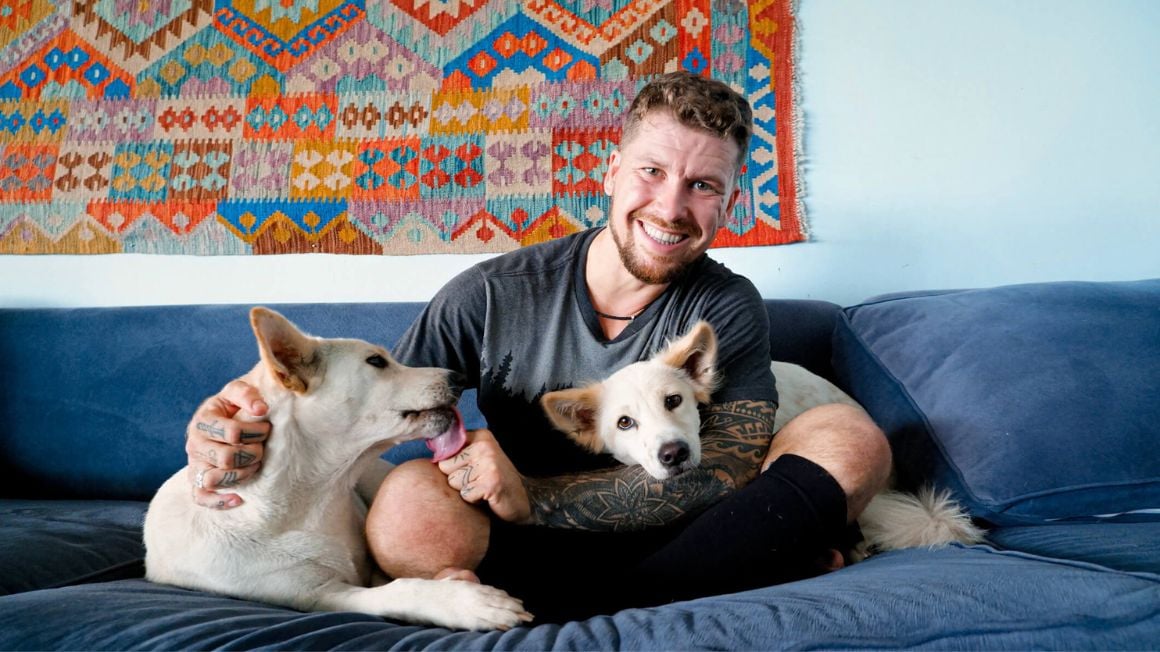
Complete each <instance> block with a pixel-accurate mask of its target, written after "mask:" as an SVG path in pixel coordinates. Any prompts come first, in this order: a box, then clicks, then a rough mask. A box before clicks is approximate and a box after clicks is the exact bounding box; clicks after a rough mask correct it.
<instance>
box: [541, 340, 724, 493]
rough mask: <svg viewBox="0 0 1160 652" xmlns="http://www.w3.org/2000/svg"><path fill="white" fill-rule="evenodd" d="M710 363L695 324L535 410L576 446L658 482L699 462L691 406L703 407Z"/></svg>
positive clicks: (712, 372)
mask: <svg viewBox="0 0 1160 652" xmlns="http://www.w3.org/2000/svg"><path fill="white" fill-rule="evenodd" d="M716 361H717V338H716V336H715V335H714V333H713V329H712V328H711V327H709V325H708V324H707V323H704V322H701V323H700V324H698V326H697V327H695V328H693V329H692V330H691V331H689V333H687V334H686V335H685V336H684V337H682V338H681V339H680V340H679V341H677V342H674V343H672V344H671V345H669V346H668V347H667V348H666V349H665V350H663V351H661V352H659V353H657V354H656V355H655V356H653V357H652V358H651V359H649V360H646V361H643V362H637V363H634V364H630V365H628V366H626V367H624V368H622V369H620V370H619V371H617V372H616V373H614V374H612V376H610V377H608V378H607V379H605V380H604V381H603V382H599V383H591V384H588V385H586V386H583V387H577V388H572V389H565V390H559V391H555V392H549V393H547V394H545V395H544V396H543V398H541V404H542V405H543V407H544V410H545V411H546V412H547V414H548V418H549V419H551V420H552V423H553V425H555V426H556V428H558V429H559V430H562V431H564V432H565V433H567V434H568V435H569V436H570V437H572V439H573V440H575V441H576V442H577V443H579V444H580V445H581V446H584V447H585V448H587V449H589V450H591V451H593V452H597V453H610V454H612V456H613V457H615V458H616V459H617V460H618V461H620V462H621V463H622V464H628V465H632V464H639V465H641V466H643V467H644V469H645V470H646V471H648V473H649V475H651V476H653V477H654V478H658V479H661V480H665V479H668V478H671V477H673V476H675V475H678V474H680V473H682V472H684V471H687V470H689V469H693V468H696V467H697V465H698V464H700V463H701V432H700V431H701V415H700V413H699V412H698V411H697V404H698V403H707V402H708V401H709V396H710V395H711V394H712V393H713V390H714V388H715V387H716V378H717V368H716ZM674 403H676V405H673V404H674ZM622 419H629V420H630V422H628V421H626V422H622V421H621V420H622ZM682 451H683V452H682Z"/></svg>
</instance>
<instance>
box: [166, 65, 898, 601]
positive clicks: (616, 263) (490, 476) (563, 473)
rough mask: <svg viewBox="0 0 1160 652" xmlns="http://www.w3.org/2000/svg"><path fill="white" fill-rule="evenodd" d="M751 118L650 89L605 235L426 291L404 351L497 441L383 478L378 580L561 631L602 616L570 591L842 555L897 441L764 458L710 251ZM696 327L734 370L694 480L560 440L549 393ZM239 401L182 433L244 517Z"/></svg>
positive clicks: (736, 294) (531, 250) (725, 92)
mask: <svg viewBox="0 0 1160 652" xmlns="http://www.w3.org/2000/svg"><path fill="white" fill-rule="evenodd" d="M751 124H752V114H751V111H750V107H749V105H748V103H747V102H746V101H745V99H744V98H742V97H741V96H739V95H738V94H737V93H735V92H734V91H732V89H730V88H729V87H728V86H726V85H724V84H722V83H720V82H716V81H712V80H707V79H704V78H701V77H698V76H695V75H692V74H688V73H674V74H671V75H665V76H662V77H660V78H658V79H657V80H655V81H653V82H652V83H650V84H649V85H648V86H646V87H645V88H644V89H642V90H641V92H640V94H639V95H638V96H637V98H636V99H635V100H634V101H633V104H632V106H631V108H630V110H629V114H628V116H627V117H626V120H625V124H624V129H623V133H622V137H621V143H620V147H619V149H618V150H616V151H614V152H613V153H612V154H611V156H610V158H609V161H608V170H607V172H606V174H605V178H604V190H605V192H606V193H607V194H608V195H609V196H610V197H611V206H610V211H609V216H608V226H607V228H603V229H595V230H591V231H587V232H584V233H580V234H576V235H574V236H570V237H568V238H564V239H561V240H558V241H554V242H549V243H545V244H542V245H538V246H535V247H528V248H525V249H522V250H519V251H516V252H512V253H510V254H507V255H504V256H500V257H498V258H494V259H492V260H489V261H486V262H484V263H481V264H480V265H477V266H476V267H473V268H472V269H470V270H467V271H466V272H464V273H463V274H461V275H460V276H458V277H457V278H456V279H454V280H453V281H452V282H451V283H449V284H448V286H447V287H445V288H444V289H443V290H441V291H440V292H439V294H438V295H437V296H436V297H434V298H433V300H432V301H431V303H430V305H429V306H428V307H427V308H426V310H425V311H424V313H423V314H422V315H421V317H420V318H419V319H418V320H417V322H416V323H415V324H414V325H413V326H412V327H411V328H410V329H409V330H408V332H407V334H406V335H405V336H404V337H403V339H402V341H401V342H400V343H399V345H398V346H397V347H396V351H395V355H396V356H397V357H398V358H399V359H400V361H402V362H404V363H405V364H409V365H421V366H439V367H446V368H449V369H453V370H455V371H458V372H459V373H461V374H463V375H464V376H465V377H466V378H467V384H468V385H469V386H471V387H476V388H478V390H479V403H480V407H481V410H482V412H483V413H484V415H485V417H486V418H487V420H488V429H485V430H477V431H473V432H472V433H470V435H469V439H468V445H467V446H466V447H465V448H464V449H463V450H462V451H461V452H460V453H459V454H458V455H456V456H455V457H453V458H451V459H448V460H444V461H442V462H440V463H439V464H438V465H433V464H431V463H430V462H429V461H425V460H420V461H415V462H409V463H406V464H403V465H400V466H399V467H398V468H396V469H394V470H393V471H391V473H390V474H388V475H387V476H386V478H385V480H384V481H383V482H382V484H381V486H380V488H379V490H378V493H377V495H376V496H375V498H374V501H373V502H372V505H371V510H370V514H369V516H368V523H367V531H368V532H367V533H368V542H369V544H370V547H371V550H372V552H373V553H374V555H375V559H376V560H377V561H378V563H379V565H380V566H381V567H382V568H383V569H384V571H386V572H387V573H388V574H389V575H392V576H396V577H398V576H420V577H436V576H446V575H449V574H451V575H455V576H458V577H464V576H467V577H470V576H471V572H470V571H477V572H478V573H479V575H480V576H481V577H482V578H483V579H484V580H485V581H488V582H489V583H494V584H497V585H500V586H502V587H504V588H507V589H508V590H509V592H512V593H513V594H515V595H517V596H519V597H522V598H524V599H525V601H526V602H527V603H528V604H530V605H531V606H532V610H533V612H535V611H537V610H539V611H540V612H541V613H540V615H541V620H542V619H543V616H544V614H545V613H550V614H551V616H553V617H557V618H560V619H563V618H568V617H572V616H576V615H583V614H586V613H589V612H590V611H591V609H589V608H588V607H589V605H587V604H579V605H578V604H570V605H566V607H571V608H558V607H560V604H559V602H561V601H560V600H555V603H553V597H552V596H553V595H556V594H558V592H556V593H553V590H554V588H555V587H556V586H558V584H560V583H566V584H567V585H568V586H569V587H570V589H569V593H570V594H572V595H574V596H575V595H586V597H583V598H579V599H576V600H572V602H577V601H578V602H581V603H585V602H588V601H589V600H593V601H597V602H599V603H600V604H598V605H596V606H597V607H600V606H607V607H615V606H624V605H628V604H649V603H656V602H660V601H664V600H669V599H676V598H684V597H691V596H693V595H696V594H698V593H705V592H718V591H727V590H736V589H740V588H747V587H750V586H756V585H760V584H768V583H771V582H774V581H784V580H786V579H795V578H798V577H805V576H808V575H810V574H816V572H818V569H817V567H816V566H814V565H813V563H812V558H813V557H815V556H816V555H819V554H824V553H826V551H829V550H831V549H834V548H839V547H841V540H840V539H841V536H842V532H843V530H844V526H846V525H847V524H850V523H853V522H854V519H855V518H856V517H857V515H858V514H859V513H860V512H861V510H862V508H863V507H865V505H866V503H867V502H868V501H869V499H870V497H871V496H873V495H874V494H875V493H877V492H878V491H879V490H880V489H881V488H882V487H883V486H884V484H885V482H886V480H887V476H888V474H889V468H890V452H889V447H888V446H887V444H886V440H885V437H884V436H883V435H882V433H881V431H880V430H878V429H877V427H875V426H874V424H873V422H871V421H870V419H869V417H868V416H866V415H865V413H863V412H861V411H858V410H855V409H851V408H847V407H844V406H838V405H832V406H823V407H820V408H816V409H814V410H811V411H809V412H806V413H804V414H802V415H801V416H799V417H798V418H796V419H795V420H793V421H792V422H791V423H789V424H787V425H786V426H785V428H783V430H782V431H781V432H780V433H779V434H778V436H777V439H776V441H774V442H773V444H772V445H771V444H770V442H771V440H772V423H773V417H774V413H775V412H776V409H777V403H776V401H777V395H776V390H775V388H774V381H773V377H772V374H771V373H770V371H769V355H768V354H769V347H768V341H769V334H768V324H767V322H766V318H765V311H764V307H763V305H762V301H761V297H760V296H759V294H758V293H757V291H756V289H755V288H754V287H753V285H752V284H751V283H749V281H748V280H746V279H744V278H743V277H740V276H737V275H736V274H733V273H732V272H730V271H729V270H727V269H725V268H724V267H723V266H721V265H719V264H718V263H715V262H714V261H712V260H711V259H710V258H709V257H708V256H707V255H706V251H707V250H708V248H709V245H710V244H711V242H712V241H713V238H714V236H715V235H716V233H717V231H718V230H719V229H720V228H721V227H722V226H724V224H725V221H726V219H727V217H728V215H729V214H730V212H731V211H732V210H733V207H734V204H735V203H736V201H737V198H738V197H739V195H740V187H739V181H740V170H741V166H742V164H743V162H744V157H745V155H746V153H747V152H748V141H749V135H750V130H751ZM698 319H706V320H708V321H709V322H710V323H712V324H713V326H714V327H715V329H716V330H717V334H718V338H719V341H720V348H719V361H718V366H719V369H720V370H721V372H722V374H723V376H724V383H723V384H722V386H721V387H720V389H718V390H717V391H716V392H715V393H714V395H713V397H712V404H711V405H709V406H707V407H705V408H704V410H703V412H702V417H703V418H702V423H703V426H702V433H701V434H702V446H703V458H702V464H701V466H700V468H699V469H697V470H694V471H691V472H688V473H686V474H684V475H682V476H679V477H677V478H675V479H673V480H670V481H668V482H660V481H656V480H653V479H652V478H650V477H649V476H648V475H647V474H646V473H645V472H644V471H643V469H641V468H639V467H633V468H626V467H623V466H609V461H608V460H606V459H603V458H599V457H597V456H592V455H589V454H586V453H584V452H583V451H581V450H580V449H579V448H577V447H576V446H574V445H573V444H571V442H569V441H568V440H567V438H566V437H565V435H563V434H561V433H558V432H554V431H552V429H551V428H550V426H549V425H548V422H547V420H546V418H545V417H544V415H543V414H542V413H541V410H540V408H539V406H538V398H539V396H541V395H542V394H543V393H544V392H546V391H550V390H553V389H558V388H560V387H565V386H570V385H573V384H577V383H580V382H583V381H585V380H591V379H598V378H603V377H604V376H607V375H608V374H609V373H610V372H611V371H613V370H615V369H617V368H619V367H621V366H623V365H625V364H628V363H630V362H635V361H637V360H640V359H644V358H647V357H649V355H651V353H652V352H654V351H655V350H657V349H658V348H660V346H661V345H662V344H663V343H664V342H665V341H666V340H668V339H672V338H674V337H676V336H679V335H681V334H683V333H684V331H685V330H687V328H688V327H690V326H691V325H692V324H693V323H694V322H696V321H697V320H698ZM238 406H244V407H246V408H247V409H248V410H249V411H250V412H255V413H259V414H260V413H261V412H263V411H264V405H263V404H262V403H261V400H260V397H259V396H258V395H257V393H256V391H255V390H254V389H253V388H252V387H250V386H248V385H247V384H246V383H244V382H239V381H235V382H234V383H231V384H229V385H227V386H226V388H225V389H223V391H222V392H221V393H220V394H219V395H218V396H216V397H213V398H211V399H209V400H208V401H207V402H206V403H205V404H204V405H203V406H202V407H201V408H200V409H199V410H198V412H197V413H196V414H195V416H194V419H193V421H192V422H191V424H190V428H189V443H188V444H187V451H188V453H189V455H190V463H191V467H192V468H193V469H195V470H196V471H197V478H198V483H197V485H198V486H197V487H196V488H195V493H196V495H197V497H198V500H199V502H201V503H202V504H205V505H208V506H216V507H225V508H228V507H231V506H234V505H236V504H237V503H238V500H239V499H238V497H237V496H236V495H232V494H228V493H226V494H219V493H215V492H214V490H217V489H222V488H227V489H228V487H229V486H230V485H232V484H235V483H238V482H242V481H244V480H245V479H246V478H248V477H249V476H250V475H252V474H253V473H254V472H255V471H256V469H257V467H258V464H257V462H258V461H259V460H260V457H261V440H262V439H263V438H264V436H265V435H266V434H267V433H268V427H265V428H261V427H254V426H251V425H249V424H246V425H245V431H243V426H242V424H240V423H238V422H235V421H234V420H232V419H231V418H230V417H231V416H232V415H233V414H234V413H235V412H236V411H237V410H238ZM211 423H212V424H214V427H213V428H209V427H206V425H205V424H211ZM207 432H224V433H226V434H225V435H224V436H222V437H220V439H221V440H220V441H213V440H211V439H209V438H208V437H207V436H206V433H207ZM243 432H247V433H249V435H248V436H246V435H243ZM761 471H764V472H761ZM759 472H761V473H760V475H759ZM755 478H756V480H755ZM481 507H486V509H482V508H481ZM609 533H616V534H615V535H611V534H609ZM830 554H832V553H830ZM534 555H538V556H546V557H547V558H549V559H550V563H551V565H550V566H549V567H548V568H543V567H540V566H539V565H537V564H534V563H532V562H531V559H532V556H534ZM840 563H841V560H840V557H839V558H836V559H831V560H829V561H827V562H826V563H825V564H823V565H824V566H828V567H834V566H837V565H840ZM579 587H583V588H579Z"/></svg>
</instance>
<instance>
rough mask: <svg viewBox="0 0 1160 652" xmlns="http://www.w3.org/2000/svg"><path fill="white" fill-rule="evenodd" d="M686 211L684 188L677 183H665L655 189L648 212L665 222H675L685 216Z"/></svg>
mask: <svg viewBox="0 0 1160 652" xmlns="http://www.w3.org/2000/svg"><path fill="white" fill-rule="evenodd" d="M686 209H687V198H686V193H685V188H683V187H682V186H681V185H680V184H679V183H665V184H663V185H661V186H660V187H659V188H657V192H656V195H654V197H653V202H652V210H651V211H650V212H652V213H653V214H654V215H656V216H657V217H658V218H660V219H662V220H665V221H666V222H676V221H677V220H679V219H681V218H682V217H684V216H685V211H686Z"/></svg>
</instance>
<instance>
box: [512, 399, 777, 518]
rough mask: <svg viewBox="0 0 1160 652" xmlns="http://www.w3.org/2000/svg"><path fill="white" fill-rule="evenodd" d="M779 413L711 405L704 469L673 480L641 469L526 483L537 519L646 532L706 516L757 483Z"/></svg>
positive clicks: (765, 405) (764, 407) (755, 404)
mask: <svg viewBox="0 0 1160 652" xmlns="http://www.w3.org/2000/svg"><path fill="white" fill-rule="evenodd" d="M775 412H776V407H775V406H774V405H773V404H772V403H769V402H767V401H734V402H730V403H725V404H720V405H713V406H710V407H708V408H706V409H705V410H704V411H703V412H702V415H701V419H702V426H701V452H702V453H701V465H700V467H699V468H697V469H694V470H692V471H689V472H687V473H684V474H682V475H679V476H677V477H676V478H673V479H670V480H668V481H660V480H657V479H655V478H653V477H652V476H650V475H649V474H648V473H647V472H646V471H645V470H644V469H643V468H641V467H640V466H629V467H619V468H616V469H611V470H609V471H603V472H598V473H585V474H579V475H571V476H564V477H556V478H526V479H525V485H526V488H527V491H528V499H529V500H530V501H531V504H532V518H533V520H534V521H535V522H536V523H538V524H541V525H548V526H551V527H561V528H573V529H583V530H619V531H626V530H642V529H645V528H649V527H655V526H658V525H664V524H667V523H672V522H673V521H675V520H677V519H679V518H681V517H682V516H684V515H686V514H690V513H695V512H698V511H701V510H703V509H705V508H707V507H709V506H710V505H712V504H713V503H716V502H717V501H719V500H721V499H722V498H724V497H725V496H727V495H728V494H729V493H731V492H732V491H734V490H735V489H737V488H738V487H740V486H742V485H744V484H746V483H748V482H749V481H751V480H752V479H753V478H754V477H756V475H757V472H758V469H759V468H760V465H761V461H762V459H763V458H764V457H765V453H766V450H767V449H768V448H769V442H770V439H771V438H772V437H773V435H772V432H771V430H772V426H773V416H774V413H775Z"/></svg>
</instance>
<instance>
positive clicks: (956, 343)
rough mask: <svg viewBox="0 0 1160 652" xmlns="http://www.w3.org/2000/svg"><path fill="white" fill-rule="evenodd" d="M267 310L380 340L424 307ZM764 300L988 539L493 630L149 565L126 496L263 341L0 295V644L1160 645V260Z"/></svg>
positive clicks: (215, 321) (170, 461) (154, 315)
mask: <svg viewBox="0 0 1160 652" xmlns="http://www.w3.org/2000/svg"><path fill="white" fill-rule="evenodd" d="M274 307H275V308H277V309H278V310H280V311H282V312H284V313H285V314H286V315H287V316H288V317H290V318H291V319H292V320H294V321H296V322H297V323H298V324H299V325H300V326H302V327H303V328H305V329H306V330H308V331H312V332H314V333H316V334H319V335H325V336H354V337H362V338H365V339H368V340H372V341H377V342H381V343H384V344H388V345H389V344H391V343H393V341H394V340H395V338H397V337H398V335H399V334H400V333H401V331H402V330H403V329H404V328H405V327H406V326H407V324H409V323H410V322H411V321H412V320H413V319H414V317H415V315H416V314H417V312H418V310H419V309H420V308H421V306H420V305H418V304H411V303H395V304H373V303H372V304H354V305H351V304H344V305H337V304H330V305H322V304H309V305H307V304H303V305H282V306H274ZM766 307H767V309H768V312H769V316H770V319H771V322H772V326H773V328H772V344H773V355H774V357H775V358H777V359H782V360H788V361H792V362H797V363H799V364H803V365H805V366H806V367H808V368H810V369H813V370H815V371H816V372H819V373H821V374H822V375H825V376H827V377H829V378H831V379H833V380H835V381H836V382H838V383H839V384H840V385H841V386H843V387H844V388H846V389H847V390H848V391H850V392H851V393H852V394H853V395H854V396H855V397H856V398H857V399H859V400H860V401H861V402H862V403H863V404H864V405H865V406H866V407H867V409H868V410H869V411H870V413H871V415H872V416H873V417H874V418H875V419H876V420H877V421H878V422H879V423H880V424H882V426H883V427H884V429H886V430H887V432H888V433H889V435H890V438H891V444H892V446H893V449H894V453H895V457H896V462H897V467H898V475H899V479H900V481H901V482H903V483H905V484H907V485H909V486H913V485H917V484H919V483H925V482H934V483H937V484H939V485H940V486H944V487H948V488H950V489H951V490H953V491H954V492H955V493H956V495H957V496H958V497H959V499H960V500H962V501H963V502H964V504H966V505H967V506H968V508H969V509H970V510H971V512H972V513H973V514H974V515H975V516H977V517H978V518H979V519H980V520H981V521H983V522H984V523H985V524H986V525H987V526H988V528H989V536H988V540H987V542H986V543H985V544H983V545H977V546H970V547H962V546H954V547H949V548H944V549H939V550H917V549H916V550H905V551H898V552H892V553H888V554H882V555H878V556H875V557H872V558H870V559H869V560H867V561H865V562H863V563H860V564H856V565H854V566H851V567H848V568H846V569H843V570H840V571H837V572H834V573H831V574H828V575H824V576H821V577H817V578H814V579H810V580H806V581H800V582H794V583H790V584H783V585H779V586H770V587H765V588H760V589H757V590H752V591H746V592H741V593H735V594H730V595H722V596H713V597H706V598H702V599H698V600H692V601H688V602H680V603H674V604H670V605H666V606H661V607H654V608H647V609H627V610H624V611H620V612H618V613H612V614H608V615H602V616H597V617H593V618H590V619H588V620H585V621H583V622H570V623H566V624H562V625H555V624H541V625H536V626H530V627H522V628H518V629H515V630H513V631H509V632H482V633H481V632H454V631H448V630H444V629H439V628H430V627H419V626H414V625H404V624H399V623H394V622H389V621H385V620H382V619H379V618H373V617H369V616H365V615H360V614H355V613H324V614H304V613H298V612H295V611H291V610H288V609H283V608H278V607H272V606H268V605H264V604H258V603H253V602H245V601H240V600H234V599H230V598H223V597H219V596H214V595H209V594H205V593H198V592H193V591H187V590H182V589H177V588H172V587H167V586H159V585H155V584H151V583H149V582H146V581H144V580H143V579H141V575H142V558H143V554H144V553H143V549H142V545H141V536H140V534H141V532H140V530H141V520H142V515H143V512H144V510H145V507H146V504H147V501H148V500H149V498H150V497H151V495H152V493H153V492H154V490H155V489H156V488H157V487H158V486H159V485H160V483H161V482H162V481H163V480H164V479H165V478H166V477H167V476H168V475H169V474H171V473H172V472H173V471H174V470H175V469H177V468H179V467H180V466H181V465H182V464H183V463H184V452H183V434H182V433H183V431H184V426H185V423H186V421H187V420H188V418H189V416H190V414H191V413H192V412H193V410H194V408H195V405H196V403H197V402H198V401H199V400H200V399H201V398H202V397H205V396H207V395H209V394H211V393H212V392H214V391H216V390H217V389H218V388H219V387H220V386H221V385H222V384H223V383H224V382H225V381H226V380H228V379H230V378H233V377H235V376H237V375H239V374H240V373H242V372H244V371H246V370H247V369H248V368H249V367H250V366H251V365H252V364H253V363H254V361H255V360H256V349H255V345H254V342H253V338H252V335H251V333H250V330H249V326H248V323H247V317H246V315H247V309H248V306H233V305H227V306H209V305H202V306H178V307H143V308H111V309H108V308H106V309H102V308H95V309H69V310H57V309H30V310H18V309H6V310H0V388H2V389H0V483H2V489H0V596H2V597H0V649H4V650H16V649H39V650H49V649H54V650H55V649H86V650H88V649H92V650H107V649H142V648H157V649H211V648H229V649H260V648H261V649H336V648H345V649H352V648H356V649H369V648H377V649H388V648H391V649H394V648H436V649H451V648H454V649H493V648H495V649H513V648H522V649H537V650H540V649H583V650H590V649H617V648H619V649H633V650H638V649H666V650H671V649H745V650H752V649H774V648H776V649H783V648H784V649H790V648H902V647H907V648H909V647H922V648H956V649H966V648H973V649H978V648H985V649H1031V648H1036V649H1146V648H1151V649H1157V648H1160V514H1158V513H1157V512H1156V511H1155V510H1156V508H1160V453H1157V446H1156V444H1157V442H1158V441H1160V400H1158V398H1157V387H1158V385H1157V382H1158V381H1157V379H1160V280H1150V281H1140V282H1131V283H1052V284H1039V285H1022V286H1009V287H1001V288H992V289H983V290H964V291H951V292H927V293H909V294H899V295H892V296H886V297H879V298H876V299H873V300H871V301H868V302H866V303H864V304H861V305H857V306H851V307H847V308H841V307H839V306H837V305H833V304H830V303H826V302H821V301H777V300H770V301H768V302H767V304H766ZM473 418H478V417H477V416H476V417H473ZM754 563H761V560H754Z"/></svg>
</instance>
